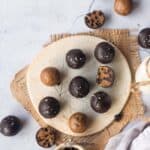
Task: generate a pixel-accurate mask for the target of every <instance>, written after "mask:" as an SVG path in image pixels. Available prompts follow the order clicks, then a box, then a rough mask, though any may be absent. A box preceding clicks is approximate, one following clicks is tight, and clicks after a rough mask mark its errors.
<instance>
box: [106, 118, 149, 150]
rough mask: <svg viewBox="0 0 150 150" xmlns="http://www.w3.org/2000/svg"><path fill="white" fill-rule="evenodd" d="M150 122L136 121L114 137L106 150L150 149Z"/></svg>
mask: <svg viewBox="0 0 150 150" xmlns="http://www.w3.org/2000/svg"><path fill="white" fill-rule="evenodd" d="M149 125H150V124H148V123H145V122H141V121H135V122H133V123H131V124H129V125H128V126H127V127H126V128H125V129H124V131H123V132H121V133H120V134H118V135H116V136H114V137H112V138H111V139H110V140H109V142H108V144H107V145H106V148H105V150H150V126H149Z"/></svg>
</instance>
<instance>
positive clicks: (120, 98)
mask: <svg viewBox="0 0 150 150" xmlns="http://www.w3.org/2000/svg"><path fill="white" fill-rule="evenodd" d="M102 41H104V40H103V39H100V38H97V37H93V36H83V35H82V36H73V37H68V38H64V39H62V40H59V41H57V42H54V43H52V44H51V45H49V46H47V47H45V48H44V49H43V50H42V51H41V52H40V53H39V54H38V55H37V57H36V58H35V59H34V60H33V62H32V64H31V65H30V66H29V68H28V72H27V88H28V92H29V96H30V98H31V101H32V103H33V106H34V107H35V109H36V111H37V112H38V105H39V102H40V100H41V99H42V98H44V97H46V96H53V97H55V98H57V99H58V100H59V101H60V103H61V106H62V108H61V112H60V113H59V115H58V116H57V117H56V118H54V119H45V118H43V117H42V116H41V115H40V113H39V112H38V113H39V115H40V117H41V119H43V121H45V122H46V123H47V124H48V125H50V126H52V127H54V128H55V129H57V130H59V131H61V132H63V133H65V134H68V135H73V136H87V135H91V134H94V133H97V132H99V131H101V130H103V129H104V128H105V127H106V126H108V125H109V124H110V123H111V122H112V121H113V120H114V116H115V115H116V114H118V113H120V111H121V110H122V109H123V107H124V105H125V104H126V101H127V100H128V96H129V94H130V87H131V86H130V85H131V72H130V69H129V66H128V63H127V61H126V59H125V57H124V56H123V54H122V53H121V52H120V51H119V50H118V49H117V48H115V49H116V56H115V59H114V60H113V62H112V63H110V64H108V65H109V66H111V67H112V68H113V70H114V72H115V74H116V80H115V83H114V85H113V86H112V87H111V88H107V89H103V88H100V87H97V86H96V85H95V78H96V72H97V68H98V66H100V65H103V64H100V63H99V62H98V61H96V59H95V58H94V49H95V47H96V45H97V44H98V43H100V42H102ZM73 48H80V49H82V50H83V51H84V53H85V54H86V56H87V57H88V60H87V62H86V64H85V65H84V67H83V68H81V69H78V70H73V69H70V68H68V66H67V65H66V62H65V56H66V53H67V52H68V51H69V50H70V49H73ZM48 66H53V67H56V68H58V69H59V70H60V72H61V73H62V74H63V80H62V83H61V85H60V86H56V87H47V86H45V85H43V84H42V82H41V81H40V73H41V71H42V70H43V69H44V68H45V67H48ZM77 75H80V76H83V77H85V78H87V79H88V81H89V82H90V83H91V84H92V87H91V90H90V93H89V94H88V96H86V97H85V98H82V99H76V98H74V97H72V96H71V95H70V93H69V92H68V85H69V82H70V80H71V79H72V78H73V77H74V76H77ZM100 90H102V91H106V92H107V93H109V94H110V95H111V97H112V107H111V109H110V110H109V111H108V112H107V113H104V114H98V113H95V112H94V111H93V110H92V108H91V107H90V97H91V96H92V94H93V93H95V92H97V91H100ZM60 95H61V96H60ZM75 112H83V113H85V114H86V115H87V116H88V117H89V120H90V121H89V127H88V129H87V130H86V131H85V132H84V133H80V134H77V133H73V132H72V131H71V130H70V128H69V126H68V119H69V117H70V116H71V115H72V114H73V113H75Z"/></svg>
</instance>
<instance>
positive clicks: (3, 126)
mask: <svg viewBox="0 0 150 150" xmlns="http://www.w3.org/2000/svg"><path fill="white" fill-rule="evenodd" d="M21 127H22V125H21V121H20V119H19V118H18V117H16V116H7V117H5V118H4V119H2V121H1V122H0V132H1V133H2V134H3V135H5V136H14V135H16V134H17V133H18V132H19V131H20V129H21Z"/></svg>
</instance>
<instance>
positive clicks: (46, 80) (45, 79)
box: [40, 67, 60, 86]
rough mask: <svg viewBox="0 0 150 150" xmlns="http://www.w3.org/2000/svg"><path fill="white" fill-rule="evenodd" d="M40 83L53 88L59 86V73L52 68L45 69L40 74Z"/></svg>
mask: <svg viewBox="0 0 150 150" xmlns="http://www.w3.org/2000/svg"><path fill="white" fill-rule="evenodd" d="M40 77H41V81H42V83H43V84H45V85H47V86H54V85H59V84H60V72H59V71H58V70H57V69H56V68H54V67H48V68H45V69H44V70H43V71H42V72H41V75H40Z"/></svg>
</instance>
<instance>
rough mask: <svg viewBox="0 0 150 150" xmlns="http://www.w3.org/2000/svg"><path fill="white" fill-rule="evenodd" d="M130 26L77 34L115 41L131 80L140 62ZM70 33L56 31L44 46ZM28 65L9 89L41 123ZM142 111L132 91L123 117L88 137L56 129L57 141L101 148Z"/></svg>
mask: <svg viewBox="0 0 150 150" xmlns="http://www.w3.org/2000/svg"><path fill="white" fill-rule="evenodd" d="M129 33H130V31H129V30H111V29H104V30H97V31H95V32H89V33H80V35H85V34H86V35H91V36H97V37H101V38H104V39H106V40H108V41H110V42H112V43H113V44H115V45H116V46H117V47H118V48H119V49H120V50H121V51H122V53H123V54H124V55H125V56H126V58H127V60H128V63H129V65H130V68H131V71H132V75H133V81H134V74H135V71H136V69H137V67H138V65H139V64H140V58H139V53H138V45H137V40H136V37H135V36H131V35H130V34H129ZM67 36H73V35H71V34H59V35H52V36H50V39H51V40H50V42H49V41H48V42H47V43H46V44H45V45H44V46H46V45H48V44H50V43H51V42H53V41H56V40H59V39H61V38H64V37H67ZM27 68H28V67H25V68H23V69H22V70H21V71H20V72H18V73H17V74H16V75H15V77H14V79H13V81H12V83H11V91H12V94H13V95H14V97H15V98H16V99H17V100H18V102H20V103H21V104H22V105H23V106H24V108H25V109H26V110H27V111H29V112H30V113H31V114H32V116H33V118H34V119H35V120H37V122H38V123H39V124H40V126H46V124H45V123H44V122H43V121H42V119H41V118H40V117H39V115H38V114H37V113H36V111H35V110H34V108H33V106H32V103H31V101H30V98H29V96H28V92H27V89H26V71H27ZM143 114H144V108H143V105H142V102H141V98H140V93H139V92H138V91H136V92H134V93H131V95H130V97H129V100H128V102H127V104H126V106H125V108H124V110H123V118H122V119H121V120H120V121H119V122H116V121H114V122H113V123H112V124H111V125H110V126H109V127H107V128H105V129H104V130H103V131H102V132H100V133H97V134H95V135H92V136H89V137H82V138H75V137H70V136H67V135H64V134H62V133H58V138H57V144H59V143H62V142H69V141H73V142H76V143H81V144H83V145H85V146H86V147H87V149H88V150H103V149H104V147H105V145H106V143H107V142H108V140H109V138H110V137H111V136H113V135H115V134H117V133H119V132H120V131H121V130H122V128H123V127H124V126H125V125H126V124H127V123H128V122H129V121H131V120H134V119H135V118H137V117H139V118H142V116H143Z"/></svg>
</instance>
